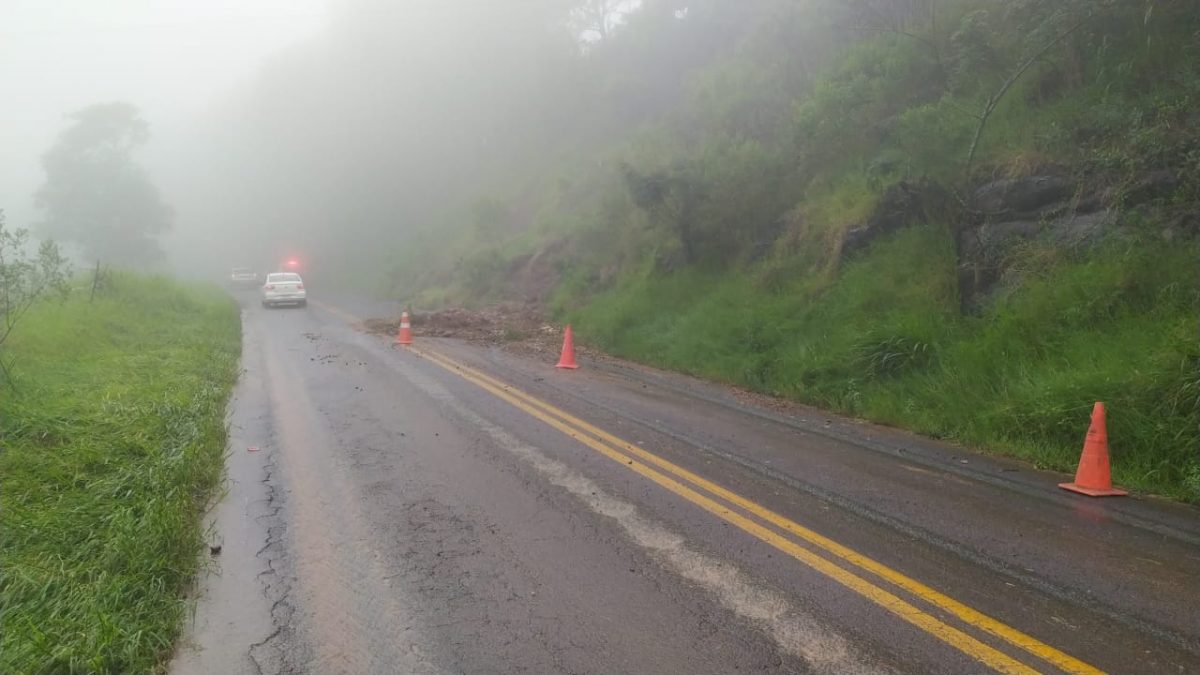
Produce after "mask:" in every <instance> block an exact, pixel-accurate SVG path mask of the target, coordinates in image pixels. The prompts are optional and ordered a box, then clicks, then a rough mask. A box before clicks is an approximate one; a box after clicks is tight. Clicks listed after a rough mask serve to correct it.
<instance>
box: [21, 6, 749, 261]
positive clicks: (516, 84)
mask: <svg viewBox="0 0 1200 675" xmlns="http://www.w3.org/2000/svg"><path fill="white" fill-rule="evenodd" d="M722 4H723V3H720V2H711V1H710V2H708V3H698V2H692V3H687V2H682V1H674V2H667V1H661V2H657V3H653V4H649V5H646V6H643V3H642V2H640V1H638V0H626V1H624V2H622V1H620V0H608V1H607V2H605V1H604V0H514V1H505V2H500V1H491V0H404V1H401V0H333V1H332V2H323V1H322V0H215V1H210V2H205V3H195V2H191V1H190V0H119V1H118V0H113V1H111V2H104V3H97V2H94V1H93V0H60V1H58V2H55V3H46V2H41V1H39V0H18V1H17V2H15V3H14V2H13V0H7V2H6V11H5V19H4V21H3V23H2V24H0V81H3V82H4V83H5V85H6V86H5V90H6V93H7V96H6V105H5V111H4V124H3V125H0V144H2V147H3V148H4V154H3V159H2V160H0V208H3V209H4V210H5V211H6V213H7V216H8V221H9V225H10V226H16V227H32V228H33V229H34V230H35V232H37V231H38V230H37V225H38V223H39V222H40V220H41V219H43V217H44V215H45V214H44V213H43V209H39V206H38V203H37V201H36V199H35V194H36V193H37V192H38V190H39V186H40V185H42V184H43V182H44V181H45V180H46V175H45V174H44V173H43V170H42V165H41V158H42V156H43V154H44V153H46V152H47V150H48V149H50V148H51V147H52V146H53V145H54V143H55V140H56V138H58V137H59V134H60V133H61V132H62V131H63V130H64V129H65V128H67V127H68V126H69V125H70V124H71V123H72V120H71V119H68V118H67V117H66V116H67V115H69V114H71V113H73V112H75V111H77V110H80V109H82V108H85V107H87V106H89V105H93V104H98V103H110V102H118V101H119V102H125V103H128V104H132V105H133V106H135V107H136V108H137V110H138V111H139V112H140V117H141V119H142V120H143V121H144V122H146V123H147V125H148V128H149V140H148V141H147V142H146V143H145V144H144V145H140V146H137V147H135V148H134V149H133V150H132V154H133V157H134V160H135V161H136V162H137V163H139V164H140V165H141V166H142V167H144V168H145V172H146V173H145V175H146V178H147V179H148V180H149V181H150V182H151V183H153V185H154V186H155V187H156V188H157V191H158V192H159V194H160V195H161V200H162V201H163V202H164V203H165V204H166V205H167V206H168V207H169V209H170V227H169V230H168V231H167V232H166V233H165V234H163V235H161V236H160V237H159V243H160V245H161V247H162V249H163V250H164V252H165V254H166V256H165V258H163V260H162V261H155V260H151V259H149V258H148V259H147V260H145V261H144V262H145V266H148V267H152V268H153V267H158V268H164V267H166V268H169V269H171V270H172V271H174V272H176V273H179V274H182V275H186V276H193V277H202V278H218V277H220V276H221V275H224V274H227V273H228V270H229V268H231V267H234V266H250V267H254V268H256V269H259V270H266V269H268V268H272V267H276V266H278V265H279V264H280V261H282V260H283V259H284V258H293V257H294V258H300V259H302V260H303V262H304V267H305V268H306V269H309V270H312V273H313V274H317V275H319V274H325V275H326V276H327V277H328V278H330V279H333V278H337V279H340V280H342V281H345V280H347V279H348V278H351V279H352V278H353V277H355V276H362V277H364V279H365V278H366V277H381V276H383V275H384V272H385V271H386V269H387V267H388V266H389V265H390V264H392V260H393V259H394V258H395V256H396V254H397V252H398V251H400V250H402V249H403V247H404V246H406V244H407V242H409V241H410V240H411V239H412V238H413V237H415V236H417V235H419V234H421V233H428V232H431V231H434V232H436V231H438V230H439V228H445V227H451V226H453V224H454V223H456V222H459V221H461V220H462V217H461V214H464V213H468V212H469V210H470V209H471V208H472V207H473V205H474V204H476V203H477V201H478V200H479V198H480V197H481V196H482V195H487V194H489V193H490V192H492V191H503V190H509V189H510V188H512V187H513V185H514V182H513V181H514V176H519V175H522V174H528V173H530V172H531V171H532V170H533V169H535V168H536V167H538V166H539V165H542V164H546V163H549V162H553V161H554V160H555V158H556V157H561V156H562V155H563V154H566V153H586V150H587V148H588V147H589V144H590V143H593V142H595V141H596V140H597V139H599V138H603V137H606V136H607V137H611V136H613V135H614V134H616V135H620V134H621V133H624V132H625V131H627V130H628V129H631V128H633V127H634V126H636V124H637V123H638V122H639V121H640V120H642V119H644V118H645V117H646V116H647V114H648V111H650V110H654V109H656V108H657V107H661V106H662V105H665V103H664V102H665V101H667V100H669V99H670V98H671V97H672V96H673V95H674V94H675V90H676V89H677V84H676V83H677V82H678V80H679V79H680V78H678V77H676V76H674V75H673V72H674V70H676V69H677V68H678V64H677V61H684V60H686V57H688V54H689V52H688V49H692V51H695V49H694V47H695V46H694V45H692V46H691V47H689V46H688V45H676V47H677V48H678V49H676V50H675V51H673V52H672V51H670V50H671V49H672V47H671V46H670V45H669V44H668V45H666V46H665V47H663V48H662V49H661V50H660V51H661V52H662V54H660V57H659V58H653V59H649V60H646V61H645V62H644V63H641V64H636V65H634V64H631V65H634V67H633V68H629V69H628V70H630V71H632V72H643V71H644V73H650V76H647V77H645V78H643V79H645V80H646V81H645V82H642V83H641V84H640V85H639V86H640V87H641V89H639V90H633V89H630V91H625V92H623V97H622V98H621V99H620V102H619V105H618V106H616V108H615V111H614V109H613V108H612V106H610V109H609V110H607V111H606V113H605V114H599V113H598V112H597V105H598V101H599V100H600V97H599V92H601V90H611V88H612V86H613V83H612V81H611V80H609V81H601V80H600V79H599V78H598V77H597V63H596V62H597V61H598V60H599V59H601V58H610V59H611V58H613V57H612V56H610V57H603V56H601V55H597V53H596V52H597V51H598V50H596V49H594V45H596V44H598V43H599V42H601V41H603V40H607V39H609V38H610V37H611V36H612V35H613V34H614V33H617V34H619V33H621V32H622V31H623V30H625V27H626V24H627V23H628V18H629V17H631V16H634V15H636V14H644V13H648V12H652V11H653V12H655V13H658V14H661V15H662V16H665V17H667V18H668V19H670V20H674V19H679V20H682V19H683V17H685V16H687V14H688V11H689V9H690V7H689V5H711V6H720V5H722ZM724 4H725V5H726V6H731V5H730V4H729V3H724ZM692 13H693V14H695V12H694V11H693V12H692ZM597 16H600V17H602V18H601V19H597ZM671 17H674V19H671ZM722 28H724V27H722ZM635 37H636V36H635ZM667 37H669V36H667ZM662 38H663V34H661V32H660V34H658V35H657V36H656V40H661V39H662ZM655 48H656V49H657V47H655ZM652 55H653V54H652ZM643 56H644V54H643ZM664 57H670V58H664ZM675 57H679V58H675ZM655 73H658V76H657V78H658V79H657V82H655V81H653V80H654V74H655ZM627 88H628V87H627ZM630 92H632V93H630ZM131 147H132V146H131ZM43 206H44V205H43ZM67 243H69V242H67ZM76 253H77V254H79V255H80V256H81V257H87V253H86V250H85V249H78V250H76ZM97 257H98V255H97ZM81 262H82V260H81ZM88 262H89V264H90V262H91V261H88ZM102 262H103V261H102ZM125 262H126V263H128V262H129V261H125ZM137 262H138V261H137V260H135V261H134V263H135V264H136V263H137ZM363 285H369V282H368V283H364V284H363Z"/></svg>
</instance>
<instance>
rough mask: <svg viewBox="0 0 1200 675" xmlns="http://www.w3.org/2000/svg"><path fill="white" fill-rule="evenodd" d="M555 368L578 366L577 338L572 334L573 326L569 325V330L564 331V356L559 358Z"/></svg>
mask: <svg viewBox="0 0 1200 675" xmlns="http://www.w3.org/2000/svg"><path fill="white" fill-rule="evenodd" d="M554 367H555V368H578V367H579V364H577V363H575V338H574V337H572V335H571V326H570V324H568V325H567V330H566V332H565V333H563V348H562V356H560V357H559V359H558V365H556V366H554Z"/></svg>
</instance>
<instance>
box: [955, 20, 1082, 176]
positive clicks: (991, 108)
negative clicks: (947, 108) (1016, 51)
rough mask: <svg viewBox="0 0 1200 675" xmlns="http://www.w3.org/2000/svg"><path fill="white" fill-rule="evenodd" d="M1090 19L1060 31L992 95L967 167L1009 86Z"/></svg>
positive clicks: (978, 128)
mask: <svg viewBox="0 0 1200 675" xmlns="http://www.w3.org/2000/svg"><path fill="white" fill-rule="evenodd" d="M1089 19H1091V16H1087V17H1085V18H1083V19H1080V20H1079V21H1078V22H1076V23H1075V25H1073V26H1071V27H1070V28H1068V29H1067V30H1065V31H1063V32H1062V33H1060V34H1059V35H1058V37H1056V38H1054V39H1053V40H1051V41H1050V42H1047V43H1046V44H1045V45H1044V46H1042V48H1041V49H1039V50H1037V52H1036V53H1034V55H1033V56H1030V57H1029V58H1028V59H1026V60H1025V62H1024V63H1022V64H1021V66H1020V67H1019V68H1017V70H1016V71H1014V72H1013V74H1012V75H1009V76H1008V79H1007V80H1005V81H1004V84H1003V85H1001V87H1000V89H999V91H997V92H996V93H995V94H992V97H991V98H989V99H988V102H987V105H985V106H984V108H983V113H982V114H981V115H979V126H977V127H976V128H975V138H973V139H972V140H971V149H970V151H969V152H967V166H966V168H967V169H970V168H971V162H973V161H974V160H975V151H976V150H978V149H979V139H980V138H981V137H982V136H983V128H984V126H986V125H987V121H988V118H989V117H991V116H992V112H993V111H995V110H996V106H997V105H998V104H999V103H1000V99H1001V98H1003V97H1004V95H1005V94H1006V93H1008V90H1009V88H1011V87H1012V86H1013V84H1014V83H1016V81H1017V80H1018V79H1019V78H1020V77H1021V76H1022V75H1024V74H1025V71H1026V70H1029V68H1030V67H1031V66H1033V64H1034V63H1036V62H1037V61H1038V60H1040V59H1041V58H1042V56H1044V55H1045V54H1046V52H1048V51H1050V50H1051V49H1052V48H1053V47H1054V46H1055V45H1057V44H1058V43H1060V42H1062V41H1063V40H1065V39H1066V38H1067V36H1068V35H1070V34H1071V33H1074V32H1075V31H1077V30H1079V28H1080V26H1082V25H1083V24H1085V23H1087V22H1088V20H1089Z"/></svg>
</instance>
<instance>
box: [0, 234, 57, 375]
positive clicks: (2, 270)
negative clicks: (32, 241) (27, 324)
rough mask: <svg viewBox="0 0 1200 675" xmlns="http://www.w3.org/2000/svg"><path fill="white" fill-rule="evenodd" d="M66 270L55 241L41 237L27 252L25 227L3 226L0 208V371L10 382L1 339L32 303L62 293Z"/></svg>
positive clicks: (10, 365) (4, 337) (27, 243)
mask: <svg viewBox="0 0 1200 675" xmlns="http://www.w3.org/2000/svg"><path fill="white" fill-rule="evenodd" d="M69 274H70V271H69V268H68V266H67V261H66V259H65V258H63V256H62V253H61V252H60V251H59V250H58V245H56V244H55V243H54V242H53V241H50V240H45V241H43V242H42V243H41V245H40V246H39V247H38V250H37V255H34V256H31V255H30V247H29V231H28V230H24V229H19V230H9V229H7V228H6V227H5V226H4V211H0V372H3V373H4V378H5V380H7V381H8V383H9V385H10V386H11V385H12V377H11V373H10V371H11V368H12V362H11V361H9V360H8V358H7V357H6V356H5V355H4V351H3V348H4V343H5V342H6V341H8V336H9V335H11V334H12V332H13V329H14V328H15V327H16V325H17V322H18V321H20V319H21V317H22V316H24V314H25V312H26V311H27V310H28V309H29V308H30V307H32V306H33V303H35V302H37V301H38V300H39V299H41V298H42V297H45V296H47V295H51V294H54V293H62V294H65V293H66V291H67V280H68V276H69Z"/></svg>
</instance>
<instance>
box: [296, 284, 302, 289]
mask: <svg viewBox="0 0 1200 675" xmlns="http://www.w3.org/2000/svg"><path fill="white" fill-rule="evenodd" d="M296 288H299V289H300V290H304V284H298V285H297V286H296Z"/></svg>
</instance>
